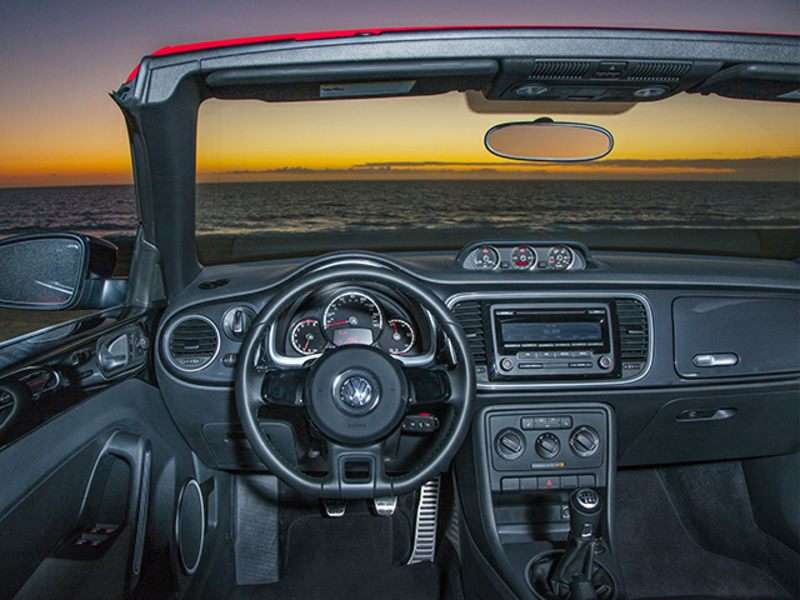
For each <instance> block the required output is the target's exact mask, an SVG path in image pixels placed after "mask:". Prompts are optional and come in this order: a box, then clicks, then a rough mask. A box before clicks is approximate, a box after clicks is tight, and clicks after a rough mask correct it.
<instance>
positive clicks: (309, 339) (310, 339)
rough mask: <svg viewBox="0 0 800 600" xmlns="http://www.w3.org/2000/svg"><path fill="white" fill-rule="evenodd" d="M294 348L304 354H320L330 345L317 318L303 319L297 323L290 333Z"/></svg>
mask: <svg viewBox="0 0 800 600" xmlns="http://www.w3.org/2000/svg"><path fill="white" fill-rule="evenodd" d="M290 339H291V341H292V348H294V349H295V351H296V352H298V353H299V354H302V355H304V356H309V355H311V354H318V353H320V352H322V351H323V350H325V346H327V345H328V342H327V340H326V339H325V336H324V335H322V328H320V326H319V321H317V320H316V319H303V320H302V321H298V322H297V323H295V325H294V327H292V332H291V335H290Z"/></svg>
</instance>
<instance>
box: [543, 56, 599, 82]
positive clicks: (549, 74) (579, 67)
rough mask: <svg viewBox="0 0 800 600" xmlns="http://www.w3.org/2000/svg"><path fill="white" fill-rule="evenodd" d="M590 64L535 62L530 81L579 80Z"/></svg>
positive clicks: (573, 61) (557, 61) (564, 61)
mask: <svg viewBox="0 0 800 600" xmlns="http://www.w3.org/2000/svg"><path fill="white" fill-rule="evenodd" d="M591 67H592V63H590V62H588V61H580V60H537V61H536V62H535V63H534V64H533V68H531V73H530V78H531V79H580V78H581V77H583V76H584V75H586V73H587V72H588V71H589V69H590V68H591Z"/></svg>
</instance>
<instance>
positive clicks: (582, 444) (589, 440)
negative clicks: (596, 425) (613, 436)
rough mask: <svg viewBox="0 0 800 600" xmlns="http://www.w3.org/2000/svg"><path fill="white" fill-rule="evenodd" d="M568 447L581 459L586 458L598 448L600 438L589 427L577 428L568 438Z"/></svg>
mask: <svg viewBox="0 0 800 600" xmlns="http://www.w3.org/2000/svg"><path fill="white" fill-rule="evenodd" d="M569 447H570V448H572V451H573V452H574V453H575V454H577V455H578V456H580V457H581V458H588V457H590V456H593V455H594V454H595V453H596V452H597V450H598V449H599V448H600V436H599V435H598V433H597V432H596V431H595V430H594V429H592V428H591V427H588V426H585V425H584V426H581V427H578V428H577V429H576V430H575V431H573V432H572V435H571V436H570V437H569Z"/></svg>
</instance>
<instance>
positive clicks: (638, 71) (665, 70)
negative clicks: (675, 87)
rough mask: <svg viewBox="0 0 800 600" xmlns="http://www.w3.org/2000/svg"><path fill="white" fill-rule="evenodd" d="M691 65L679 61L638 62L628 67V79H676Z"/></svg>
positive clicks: (684, 73)
mask: <svg viewBox="0 0 800 600" xmlns="http://www.w3.org/2000/svg"><path fill="white" fill-rule="evenodd" d="M691 68H692V65H691V64H689V63H679V62H640V63H634V64H632V65H631V66H630V67H629V68H628V79H629V80H636V81H665V80H666V81H678V80H679V79H680V78H681V77H683V76H684V75H686V74H687V73H688V72H689V70H690V69H691Z"/></svg>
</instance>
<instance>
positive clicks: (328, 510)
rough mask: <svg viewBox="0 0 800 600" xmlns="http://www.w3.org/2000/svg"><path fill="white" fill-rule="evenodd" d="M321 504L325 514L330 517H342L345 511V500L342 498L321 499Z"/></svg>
mask: <svg viewBox="0 0 800 600" xmlns="http://www.w3.org/2000/svg"><path fill="white" fill-rule="evenodd" d="M322 506H323V507H325V515H326V516H328V517H330V518H332V519H338V518H339V517H343V516H344V513H345V512H347V502H345V501H344V500H323V501H322Z"/></svg>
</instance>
